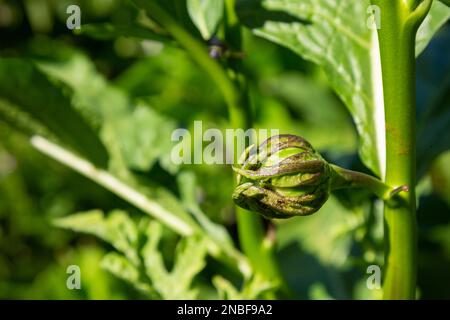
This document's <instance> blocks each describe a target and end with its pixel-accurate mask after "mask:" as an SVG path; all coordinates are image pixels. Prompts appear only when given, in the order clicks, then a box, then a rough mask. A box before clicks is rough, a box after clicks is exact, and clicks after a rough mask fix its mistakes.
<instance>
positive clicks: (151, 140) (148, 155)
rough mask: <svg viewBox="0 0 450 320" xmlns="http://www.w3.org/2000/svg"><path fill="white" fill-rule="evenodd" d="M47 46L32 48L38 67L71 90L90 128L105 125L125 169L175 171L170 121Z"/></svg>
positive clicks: (79, 60) (69, 54)
mask: <svg viewBox="0 0 450 320" xmlns="http://www.w3.org/2000/svg"><path fill="white" fill-rule="evenodd" d="M47 47H51V48H52V49H53V51H51V52H50V51H48V49H47V50H45V49H42V48H40V47H39V48H37V47H36V48H34V49H33V50H34V51H35V55H36V56H37V59H36V61H37V63H38V65H39V67H40V68H41V69H42V70H43V71H44V72H46V73H48V74H49V75H51V76H53V77H55V78H58V79H59V80H61V81H62V82H64V83H65V84H66V85H68V86H69V87H70V88H71V89H72V90H73V91H74V103H75V105H76V106H77V108H78V109H80V110H81V111H82V112H83V114H84V115H85V117H86V118H88V119H90V120H91V122H92V123H93V125H96V126H97V127H102V126H105V123H108V126H110V127H111V128H112V130H114V132H115V136H116V138H117V139H118V141H117V142H118V144H119V145H120V150H121V152H122V155H123V158H124V161H125V163H126V164H127V166H128V167H130V168H131V169H135V170H140V171H147V170H149V169H151V168H152V167H153V165H154V164H155V163H156V162H158V161H159V163H160V165H161V166H162V167H163V168H164V169H166V170H167V171H168V172H171V173H175V172H176V171H177V170H178V166H176V165H174V164H173V163H172V162H171V161H170V152H171V148H172V142H171V139H170V138H171V133H172V131H173V130H174V129H175V128H176V124H175V122H174V121H172V120H171V119H169V118H167V117H165V116H163V115H161V114H159V113H158V112H156V111H154V110H153V109H152V108H151V107H150V106H149V105H147V104H145V103H143V102H135V101H133V100H132V99H131V98H130V97H129V96H128V95H127V93H126V91H124V90H121V89H120V88H118V87H116V86H113V85H111V84H110V83H109V82H107V80H106V79H105V78H104V77H103V76H102V75H101V74H100V73H98V72H97V70H96V68H95V65H94V64H93V63H92V62H91V61H90V60H89V58H88V57H87V56H85V55H84V54H82V53H80V52H78V51H76V50H75V49H72V48H69V47H66V46H64V45H61V44H59V43H58V42H50V43H49V44H48V45H47ZM73 74H76V75H77V76H76V77H73V76H72V75H73ZM105 144H106V145H107V143H106V142H105ZM107 147H108V148H109V147H110V146H108V145H107Z"/></svg>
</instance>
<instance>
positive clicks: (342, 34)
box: [237, 0, 442, 175]
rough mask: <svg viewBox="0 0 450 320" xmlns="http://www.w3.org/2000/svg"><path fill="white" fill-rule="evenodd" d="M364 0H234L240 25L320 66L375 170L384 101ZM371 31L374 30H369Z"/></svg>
mask: <svg viewBox="0 0 450 320" xmlns="http://www.w3.org/2000/svg"><path fill="white" fill-rule="evenodd" d="M369 5H370V2H369V0H361V1H351V0H342V1H336V0H279V1H274V0H238V2H237V12H238V15H239V17H240V19H241V21H242V23H243V24H245V25H247V26H248V27H250V28H251V29H252V31H253V32H254V33H255V34H256V35H258V36H261V37H263V38H266V39H268V40H270V41H273V42H275V43H278V44H280V45H283V46H285V47H287V48H289V49H291V50H293V51H294V52H296V53H297V54H299V55H300V56H302V57H303V58H305V59H307V60H310V61H312V62H314V63H317V64H318V65H320V66H322V68H323V70H324V71H325V74H326V75H327V77H328V79H329V82H330V85H331V86H332V88H333V89H334V90H335V91H336V93H337V94H338V95H339V97H340V98H341V99H342V101H343V102H344V103H345V105H346V106H347V108H348V109H349V111H350V112H351V114H352V116H353V118H354V122H355V124H356V127H357V130H358V132H359V135H360V147H359V154H360V156H361V159H362V161H363V162H364V164H365V165H366V166H367V167H369V168H370V169H371V170H372V171H374V172H375V173H376V174H381V175H382V173H383V171H384V167H385V164H384V161H385V160H384V159H385V154H384V152H385V151H384V150H385V147H384V144H385V128H384V125H383V124H384V103H383V95H382V78H381V63H380V58H379V50H378V41H377V36H376V32H375V31H374V30H371V29H369V28H368V27H367V21H368V19H369V16H368V14H367V9H368V7H369ZM440 10H441V8H440V6H439V5H435V6H433V9H432V12H431V13H430V14H431V17H432V18H430V20H429V21H428V26H427V27H424V28H423V29H422V30H421V41H422V43H423V44H422V46H424V45H425V43H426V42H427V40H428V39H430V38H431V36H432V34H433V33H434V32H435V31H436V28H437V25H438V24H439V23H437V22H435V21H441V20H442V19H440V18H436V19H435V18H434V17H435V15H437V16H440V15H441V14H440V13H438V11H440ZM375 30H376V29H375Z"/></svg>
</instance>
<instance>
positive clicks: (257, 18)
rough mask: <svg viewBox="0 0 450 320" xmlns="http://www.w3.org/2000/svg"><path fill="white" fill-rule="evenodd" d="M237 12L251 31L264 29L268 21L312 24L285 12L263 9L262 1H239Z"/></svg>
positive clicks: (241, 20)
mask: <svg viewBox="0 0 450 320" xmlns="http://www.w3.org/2000/svg"><path fill="white" fill-rule="evenodd" d="M236 12H237V14H238V16H239V20H240V22H241V23H242V24H243V25H245V26H246V27H248V28H250V29H253V28H259V27H262V26H263V25H264V23H265V22H266V21H274V22H285V23H292V22H299V23H302V24H311V21H308V20H306V19H301V18H298V17H295V16H293V15H290V14H288V13H286V12H284V11H275V10H273V11H269V10H267V9H266V8H264V7H263V1H262V0H240V1H237V3H236Z"/></svg>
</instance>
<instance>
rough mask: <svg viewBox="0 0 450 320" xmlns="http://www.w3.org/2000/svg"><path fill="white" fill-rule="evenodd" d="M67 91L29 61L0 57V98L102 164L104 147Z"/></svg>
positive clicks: (104, 152) (106, 157)
mask: <svg viewBox="0 0 450 320" xmlns="http://www.w3.org/2000/svg"><path fill="white" fill-rule="evenodd" d="M69 94H70V92H68V90H67V89H66V90H65V91H64V89H63V88H62V87H61V86H59V85H57V84H56V83H54V82H52V81H51V80H50V79H49V78H48V77H47V76H46V75H45V74H43V73H42V72H41V71H39V70H38V69H37V68H36V67H35V66H34V64H33V63H31V62H29V61H26V60H22V59H15V58H10V59H0V97H1V98H3V99H5V100H7V101H9V102H10V103H11V106H12V105H14V106H15V107H16V108H18V109H19V110H20V111H22V112H25V113H27V114H29V115H30V116H31V117H32V118H34V119H36V120H37V121H38V122H39V123H41V124H42V125H44V126H45V127H47V128H48V129H49V130H50V131H51V132H52V133H54V134H55V135H56V136H57V137H58V138H59V139H60V140H61V141H63V142H65V143H67V144H69V145H70V146H71V147H73V148H75V149H76V150H77V151H79V152H80V153H81V154H83V155H84V156H85V157H87V158H89V159H91V160H92V161H93V162H94V163H95V164H97V165H100V166H106V164H107V159H108V155H107V152H106V149H105V147H104V146H103V144H102V143H101V141H100V140H99V138H98V137H97V134H96V133H95V132H94V130H93V129H91V127H90V126H89V125H88V124H87V123H86V122H85V120H84V119H83V118H82V117H81V116H80V114H79V113H78V112H77V111H76V110H75V109H74V108H73V107H72V104H71V99H70V95H69Z"/></svg>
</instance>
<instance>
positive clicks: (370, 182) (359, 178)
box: [330, 164, 402, 200]
mask: <svg viewBox="0 0 450 320" xmlns="http://www.w3.org/2000/svg"><path fill="white" fill-rule="evenodd" d="M330 166H331V168H332V169H333V170H334V172H335V173H336V174H334V175H333V178H332V181H331V189H332V190H338V189H344V188H364V189H367V190H370V191H372V192H373V193H374V194H375V195H377V196H378V197H379V198H380V199H383V200H389V199H390V198H392V197H393V196H394V195H396V192H397V191H401V190H402V189H393V188H391V187H390V186H388V185H387V184H385V183H384V182H383V181H381V180H379V179H377V178H375V177H372V176H370V175H368V174H365V173H362V172H358V171H352V170H348V169H344V168H341V167H339V166H336V165H334V164H331V165H330Z"/></svg>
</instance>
